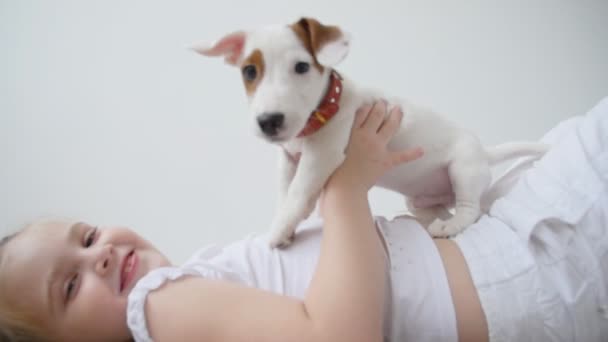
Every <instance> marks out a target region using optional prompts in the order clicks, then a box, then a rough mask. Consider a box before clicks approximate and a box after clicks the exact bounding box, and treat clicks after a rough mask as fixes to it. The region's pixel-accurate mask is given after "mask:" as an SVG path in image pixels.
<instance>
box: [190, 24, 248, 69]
mask: <svg viewBox="0 0 608 342" xmlns="http://www.w3.org/2000/svg"><path fill="white" fill-rule="evenodd" d="M245 38H246V34H245V32H243V31H237V32H233V33H230V34H228V35H226V36H224V37H223V38H221V39H220V40H218V41H216V42H214V43H211V44H209V43H197V44H194V45H192V46H191V47H190V48H191V49H192V50H194V51H196V52H198V53H200V54H201V55H203V56H211V57H215V56H224V58H225V60H226V63H228V64H231V65H237V64H238V63H239V61H240V60H241V58H242V55H243V47H244V46H245Z"/></svg>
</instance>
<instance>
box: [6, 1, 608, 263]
mask: <svg viewBox="0 0 608 342" xmlns="http://www.w3.org/2000/svg"><path fill="white" fill-rule="evenodd" d="M301 15H309V16H315V17H317V18H319V19H321V20H322V21H323V22H326V23H331V24H338V25H341V26H342V27H343V28H345V29H346V30H348V31H350V32H351V33H352V36H353V39H354V40H353V44H352V50H351V55H350V56H349V58H347V60H346V61H345V62H344V63H343V65H342V66H341V69H340V70H341V71H342V72H344V73H346V74H349V76H350V77H352V78H354V79H356V80H358V81H360V82H367V83H368V84H369V85H372V86H374V87H381V88H384V89H386V90H387V91H389V92H390V93H393V94H398V95H400V96H403V97H406V98H408V99H410V100H411V101H413V102H418V103H421V104H425V105H429V106H431V107H433V108H435V109H437V110H439V111H441V112H443V113H444V114H445V115H448V116H450V117H452V118H453V119H455V120H457V121H460V122H461V123H462V125H464V126H467V127H469V128H471V129H472V130H474V131H476V132H478V133H479V135H480V136H481V138H482V140H483V141H484V142H485V143H498V142H502V141H506V140H514V139H536V138H537V137H539V136H540V135H541V134H542V133H543V132H545V131H546V130H548V129H549V128H550V127H551V126H552V125H554V124H555V123H556V122H558V121H559V120H561V119H564V118H567V117H569V116H572V115H576V114H580V113H583V112H585V111H586V110H587V109H589V108H590V107H591V106H592V105H594V104H595V103H596V102H597V101H598V100H599V99H600V98H601V97H603V96H605V95H608V63H607V61H608V20H606V18H608V1H602V0H598V1H569V0H561V1H557V0H556V1H549V0H546V1H541V0H539V1H524V0H521V1H503V2H500V3H498V2H494V4H490V2H489V1H482V0H478V1H444V2H439V1H390V0H375V1H367V2H363V1H357V2H355V1H352V0H341V1H328V0H309V1H305V2H304V1H300V2H291V1H279V0H277V1H271V0H265V1H262V0H257V1H251V0H240V1H237V0H233V1H214V2H207V1H144V0H138V1H124V0H122V1H118V0H116V1H79V0H73V1H67V0H62V1H60V0H55V1H46V0H39V1H33V0H13V1H9V0H0V49H1V52H0V227H1V228H0V232H1V233H3V234H4V233H6V232H9V231H12V230H14V229H16V228H17V227H18V226H20V225H21V224H22V223H24V222H28V221H30V220H32V219H34V218H38V217H44V216H47V215H53V216H67V217H73V218H82V219H84V220H87V221H90V222H92V223H123V224H127V225H130V226H132V227H134V228H136V229H137V230H139V231H140V232H142V234H144V235H145V236H147V237H148V238H149V239H150V240H152V241H153V242H155V243H157V244H158V245H160V247H161V248H162V249H164V250H165V251H166V252H167V254H168V255H169V256H170V257H172V258H173V259H174V261H177V262H179V261H183V260H184V258H186V256H187V255H189V254H190V253H191V252H192V251H193V250H194V249H196V248H197V247H199V246H201V245H203V244H206V243H208V242H212V241H227V240H230V239H235V238H238V237H241V236H243V235H245V234H248V233H249V232H254V231H257V232H261V231H264V230H265V229H266V227H267V226H268V225H269V222H270V219H271V216H272V212H273V209H274V198H275V195H274V190H275V182H274V177H275V171H274V165H275V162H274V159H275V154H274V153H275V151H276V150H275V147H273V146H270V145H267V144H266V143H264V142H262V141H261V140H258V139H257V138H255V137H254V136H253V135H252V134H251V133H250V130H249V127H247V126H246V121H245V118H246V117H247V108H246V101H245V95H244V91H243V89H242V86H241V81H240V78H239V73H238V72H237V70H235V69H231V68H229V67H227V66H225V65H224V64H223V63H222V62H221V61H220V60H219V59H218V60H211V59H204V58H202V57H200V56H198V55H195V54H194V53H192V52H190V51H188V50H186V49H184V48H183V47H184V46H185V45H186V44H188V43H190V42H193V41H198V40H210V39H211V40H213V39H215V38H218V37H219V36H220V35H221V34H223V33H227V32H229V31H233V30H236V29H241V28H252V27H256V26H259V25H265V24H276V23H290V22H292V21H295V20H296V19H298V17H299V16H301ZM372 200H373V208H374V210H375V212H376V213H378V214H386V215H392V214H394V213H395V212H396V211H398V210H400V209H401V208H402V202H401V200H400V199H399V197H397V196H395V195H393V194H390V193H385V192H382V191H377V190H374V191H373V192H372Z"/></svg>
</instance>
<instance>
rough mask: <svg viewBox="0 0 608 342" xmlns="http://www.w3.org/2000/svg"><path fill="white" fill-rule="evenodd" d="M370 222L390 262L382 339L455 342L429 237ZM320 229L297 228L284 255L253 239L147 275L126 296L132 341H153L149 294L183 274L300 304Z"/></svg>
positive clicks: (312, 225)
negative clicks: (292, 299) (148, 316)
mask: <svg viewBox="0 0 608 342" xmlns="http://www.w3.org/2000/svg"><path fill="white" fill-rule="evenodd" d="M376 224H377V225H378V228H379V231H380V232H381V233H382V235H383V237H384V239H385V241H386V245H387V249H388V254H389V262H390V279H391V281H390V285H391V289H392V290H391V291H390V295H389V296H390V298H387V302H388V303H390V305H389V306H388V307H387V313H388V316H387V317H388V319H387V320H386V329H385V336H386V340H387V341H404V340H412V341H420V342H424V341H437V340H442V341H456V340H457V330H456V317H455V313H454V307H453V304H452V298H451V294H450V289H449V286H448V283H447V278H446V276H445V271H444V269H443V264H442V262H441V258H440V256H439V253H438V252H437V249H436V248H435V245H434V243H433V242H432V240H431V238H430V237H429V235H428V234H427V233H426V232H425V231H424V229H423V228H422V227H421V226H420V225H418V223H417V222H416V221H414V220H412V219H407V218H401V219H400V218H398V219H396V220H394V221H387V220H385V219H382V218H379V219H377V221H376ZM321 226H322V222H321V221H320V220H318V219H317V220H310V221H308V222H306V223H305V224H303V225H302V227H300V229H299V230H298V236H297V239H296V241H295V242H294V244H293V245H292V246H290V247H289V248H288V249H286V250H277V249H274V250H271V249H270V248H268V245H267V242H266V239H264V238H263V237H262V236H260V237H254V236H252V237H250V238H246V239H243V240H240V241H237V242H235V243H232V244H229V245H227V246H224V247H213V248H207V249H203V250H202V251H200V252H198V253H196V254H195V255H194V256H193V257H191V258H190V259H189V260H188V261H187V262H186V263H185V264H184V265H183V266H181V267H165V268H160V269H157V270H154V271H152V272H150V273H149V274H147V275H146V276H144V277H143V278H142V279H140V280H139V281H138V283H137V284H136V286H135V288H134V289H133V290H132V292H131V294H130V295H129V303H128V308H127V323H128V325H129V328H130V329H131V332H132V333H133V337H134V339H135V341H137V342H144V341H146V342H147V341H152V339H151V338H150V336H149V333H148V329H147V327H146V318H145V310H144V307H145V299H146V296H147V294H148V293H149V292H150V291H153V290H155V289H157V288H159V287H160V286H161V285H162V284H164V283H165V282H167V281H172V280H175V279H177V278H179V277H181V276H183V275H199V276H202V277H205V278H208V279H223V280H231V281H235V282H238V283H240V284H243V285H246V286H255V287H257V288H261V289H265V290H268V291H272V292H274V293H278V294H284V295H289V296H293V297H297V298H304V295H305V292H306V289H307V288H308V285H309V283H310V280H311V279H312V275H313V273H314V270H315V267H316V264H317V260H318V254H319V248H320V244H321V236H322V230H321ZM412 275H416V276H415V277H412ZM438 321H439V322H441V324H440V325H437V322H438Z"/></svg>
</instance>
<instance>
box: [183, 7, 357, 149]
mask: <svg viewBox="0 0 608 342" xmlns="http://www.w3.org/2000/svg"><path fill="white" fill-rule="evenodd" d="M193 49H194V50H195V51H196V52H198V53H200V54H202V55H204V56H223V57H224V58H225V61H226V63H227V64H230V65H233V66H236V67H239V69H240V70H241V74H242V78H243V83H244V85H245V90H246V92H247V96H248V98H249V106H250V109H251V112H252V115H253V120H252V125H253V128H254V130H255V132H256V134H258V135H260V136H262V137H264V138H265V139H268V140H270V141H273V142H282V141H286V140H289V139H292V138H294V137H296V136H297V135H298V134H299V133H300V131H302V129H303V128H304V126H305V125H306V122H307V120H308V117H309V116H310V114H311V112H312V111H313V110H315V109H316V108H317V106H318V105H319V102H320V101H321V99H322V98H323V96H324V95H325V92H326V90H327V86H328V81H329V76H330V73H331V69H332V67H333V66H335V65H336V64H338V63H339V62H340V61H342V60H343V59H344V57H346V55H347V54H348V50H349V37H348V35H347V34H346V33H344V32H342V30H340V29H339V28H338V27H336V26H326V25H323V24H321V23H320V22H319V21H317V20H315V19H311V18H302V19H300V20H299V21H297V22H296V23H293V24H291V25H286V26H274V27H266V28H263V29H259V30H254V31H247V32H245V31H238V32H234V33H231V34H228V35H226V36H224V37H223V38H221V39H220V40H218V41H217V42H214V43H212V44H197V45H195V46H193Z"/></svg>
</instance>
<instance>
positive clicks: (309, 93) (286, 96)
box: [192, 18, 546, 247]
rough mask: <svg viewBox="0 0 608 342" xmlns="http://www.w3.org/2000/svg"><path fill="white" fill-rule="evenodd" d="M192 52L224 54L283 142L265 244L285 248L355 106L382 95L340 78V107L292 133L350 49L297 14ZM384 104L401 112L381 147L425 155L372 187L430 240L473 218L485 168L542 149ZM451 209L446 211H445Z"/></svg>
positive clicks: (256, 125)
mask: <svg viewBox="0 0 608 342" xmlns="http://www.w3.org/2000/svg"><path fill="white" fill-rule="evenodd" d="M192 48H193V49H194V50H195V51H197V52H198V53H200V54H202V55H205V56H223V57H224V58H225V60H226V62H227V63H228V64H231V65H234V66H237V67H240V68H241V70H242V72H243V78H244V84H245V88H246V90H247V94H248V98H249V105H250V108H251V113H252V128H253V129H254V131H255V133H256V134H258V135H260V136H261V137H263V138H264V139H267V140H268V141H271V142H273V143H275V144H278V145H280V146H281V147H282V151H281V153H280V155H279V177H280V178H279V180H280V182H279V201H278V208H277V211H276V215H275V218H274V221H273V223H272V230H271V237H270V244H271V246H273V247H277V246H286V245H288V244H289V243H290V242H291V240H292V238H293V235H294V232H295V229H296V227H297V225H298V223H299V222H300V221H301V220H303V219H305V218H306V217H308V216H309V215H310V213H311V212H312V211H313V210H314V206H315V204H316V200H317V198H318V196H319V194H320V192H321V190H322V187H323V186H324V184H325V182H326V180H327V179H328V177H329V176H330V175H331V174H332V172H333V171H334V170H335V169H336V168H337V167H338V166H339V165H340V164H341V163H342V161H343V160H344V150H345V147H346V145H347V144H348V139H349V136H350V130H351V127H352V123H353V120H354V114H355V112H356V110H357V108H359V107H360V106H361V105H362V104H364V103H372V102H373V101H376V100H378V99H387V97H386V96H384V94H381V93H379V92H374V91H371V90H369V89H365V88H362V87H359V86H358V85H356V84H355V83H354V82H352V81H351V80H349V79H347V78H343V81H342V85H343V88H342V91H341V99H340V101H339V111H338V112H337V113H336V115H335V116H334V117H333V118H331V119H330V120H328V121H327V123H326V124H325V125H324V126H323V127H321V128H320V129H319V130H318V131H316V132H315V133H313V134H311V135H308V136H304V137H299V136H298V135H299V133H300V132H301V131H302V129H303V128H304V127H305V125H306V123H307V120H308V118H309V117H310V115H311V113H312V112H313V111H315V110H316V108H317V106H318V105H319V103H320V101H321V99H323V98H324V95H325V94H326V92H327V91H328V86H329V82H330V75H331V73H332V70H334V69H333V68H334V67H335V66H336V65H337V64H338V63H340V62H341V61H342V60H343V59H344V58H345V57H346V55H347V54H348V51H349V35H348V34H346V33H345V32H344V31H342V30H341V29H340V28H338V27H335V26H326V25H323V24H321V23H320V22H319V21H317V20H315V19H311V18H302V19H301V20H299V21H298V22H296V23H294V24H291V25H284V26H272V27H265V28H262V29H258V30H252V31H247V32H245V31H239V32H234V33H231V34H228V35H227V36H225V37H223V38H221V39H220V40H218V41H216V42H214V43H211V44H197V45H195V46H193V47H192ZM298 63H300V64H299V65H298V66H296V64H298ZM301 63H304V64H307V65H308V66H309V67H308V70H306V69H307V68H306V67H305V66H303V64H301ZM298 68H299V69H298ZM252 70H254V71H252ZM304 70H306V71H305V72H302V71H304ZM388 102H389V104H390V105H391V106H395V105H398V106H400V107H401V108H402V110H403V113H404V116H403V120H402V123H401V127H400V130H399V131H398V132H397V133H396V135H395V136H394V137H393V139H392V140H391V142H390V144H389V148H391V149H394V150H403V149H409V148H415V147H422V148H423V150H424V156H423V157H422V158H420V159H418V160H415V161H413V162H409V163H405V164H403V165H400V166H398V167H396V168H394V169H392V170H390V171H389V172H388V173H387V174H386V175H385V176H383V177H382V178H381V180H380V181H379V183H378V185H379V186H381V187H383V188H387V189H390V190H394V191H397V192H400V193H402V194H403V195H405V196H406V198H407V199H408V200H407V201H406V203H407V207H408V209H409V210H410V211H411V212H412V213H413V214H414V215H415V216H416V217H417V218H418V219H419V220H420V221H421V223H422V224H424V225H425V226H426V227H427V229H428V231H429V232H430V233H431V234H432V235H433V236H436V237H448V236H453V235H455V234H457V233H459V232H460V231H462V230H463V229H464V228H465V227H467V226H468V225H470V224H472V223H474V222H475V221H476V220H477V219H478V217H479V216H480V214H481V208H480V199H481V197H482V195H483V193H484V191H485V190H486V189H487V187H488V186H489V184H490V181H491V173H490V166H491V165H492V164H494V163H496V162H499V161H502V160H506V159H508V158H513V157H516V156H519V155H529V154H542V153H544V152H545V151H546V146H545V145H543V144H540V143H525V142H522V143H507V144H503V145H499V146H495V147H483V146H482V145H481V143H480V141H479V139H478V138H477V137H476V136H475V135H474V134H472V133H470V132H468V131H466V130H465V129H463V128H460V127H459V126H457V125H456V124H454V123H452V122H450V121H448V120H446V119H444V118H442V117H441V116H439V115H438V114H436V113H434V112H432V111H430V110H426V109H423V108H420V107H416V106H414V105H412V104H411V103H408V102H405V101H403V100H400V99H389V100H388ZM269 113H273V114H277V115H282V119H281V120H279V121H280V122H274V123H273V127H272V129H267V131H270V133H271V134H268V133H269V132H266V133H265V132H264V130H263V129H262V124H261V120H262V119H261V118H263V117H265V116H268V114H269ZM296 156H297V157H296ZM298 159H299V161H298ZM452 207H453V208H454V214H453V215H452V214H451V213H450V212H449V211H448V208H452Z"/></svg>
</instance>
